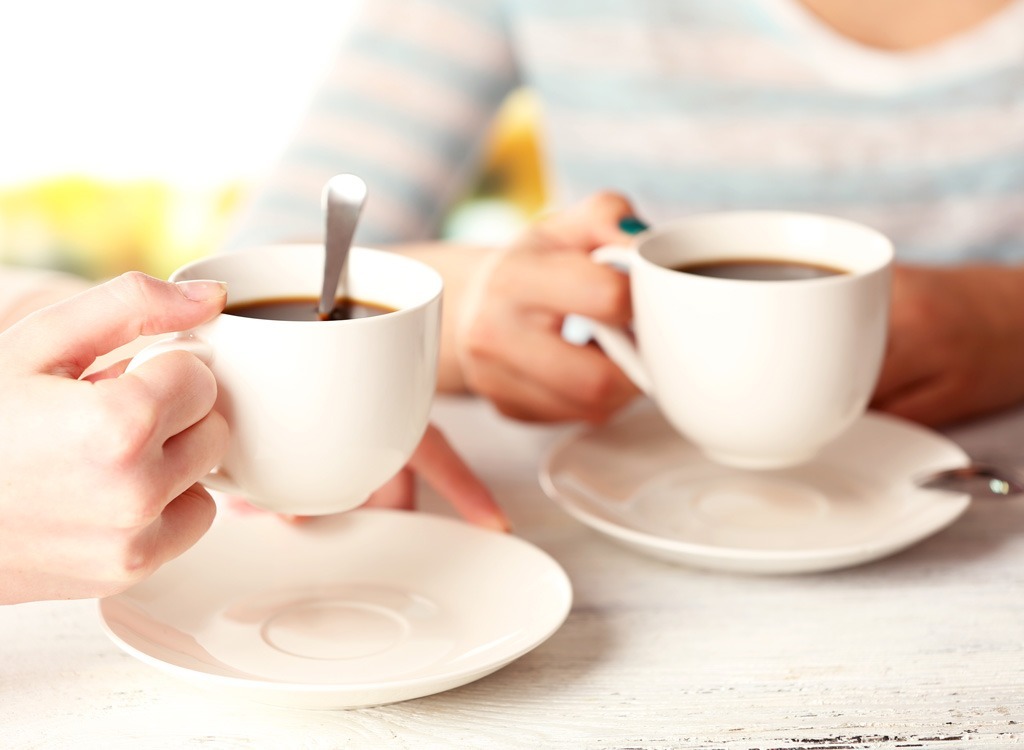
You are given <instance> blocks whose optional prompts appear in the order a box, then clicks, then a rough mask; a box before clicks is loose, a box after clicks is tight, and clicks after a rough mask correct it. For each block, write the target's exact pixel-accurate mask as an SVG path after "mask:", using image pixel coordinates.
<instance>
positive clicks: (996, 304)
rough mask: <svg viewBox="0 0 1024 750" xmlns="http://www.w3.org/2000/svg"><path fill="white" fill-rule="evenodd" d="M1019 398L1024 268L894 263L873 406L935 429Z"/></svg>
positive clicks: (1023, 368)
mask: <svg viewBox="0 0 1024 750" xmlns="http://www.w3.org/2000/svg"><path fill="white" fill-rule="evenodd" d="M1022 399H1024V269H1020V268H1012V267H1006V266H961V267H948V268H947V267H924V266H908V265H897V266H895V267H894V268H893V287H892V306H891V310H890V322H889V345H888V350H887V352H886V358H885V363H884V365H883V367H882V373H881V375H880V377H879V381H878V385H877V387H876V390H875V395H874V398H873V401H872V407H873V408H876V409H879V410H882V411H886V412H889V413H892V414H895V415H897V416H901V417H905V418H907V419H912V420H915V421H918V422H921V423H923V424H927V425H932V426H938V425H942V424H947V423H950V422H953V421H956V420H959V419H965V418H969V417H972V416H976V415H980V414H984V413H986V412H990V411H993V410H996V409H1000V408H1004V407H1007V406H1009V405H1011V404H1014V403H1016V402H1018V401H1020V400H1022Z"/></svg>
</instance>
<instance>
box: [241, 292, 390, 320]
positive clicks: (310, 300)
mask: <svg viewBox="0 0 1024 750" xmlns="http://www.w3.org/2000/svg"><path fill="white" fill-rule="evenodd" d="M319 305H320V300H319V299H318V298H316V297H275V298H273V299H260V300H251V301H249V302H240V303H238V304H236V305H228V306H227V307H226V308H224V312H225V313H226V314H228V315H238V316H240V317H243V318H259V319H261V320H294V321H314V320H354V319H356V318H372V317H373V316H375V315H383V314H385V313H389V312H394V311H395V308H393V307H388V306H386V305H380V304H377V303H375V302H364V301H361V300H354V299H350V298H348V297H341V298H339V299H337V300H335V303H334V309H333V310H331V313H330V315H329V316H326V317H321V316H320V313H319V312H317V308H318V307H319Z"/></svg>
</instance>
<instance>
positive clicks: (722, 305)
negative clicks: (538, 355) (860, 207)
mask: <svg viewBox="0 0 1024 750" xmlns="http://www.w3.org/2000/svg"><path fill="white" fill-rule="evenodd" d="M593 258H594V260H596V261H597V262H600V263H605V264H612V265H616V266H621V267H624V268H625V269H628V272H629V274H630V287H631V293H632V305H633V334H634V336H635V338H634V336H630V335H629V333H628V332H626V331H623V330H619V329H615V328H610V327H608V326H606V325H601V324H599V323H597V322H592V323H591V324H592V325H593V331H594V338H595V339H596V340H597V342H598V343H599V344H600V345H601V347H602V348H603V349H604V350H605V352H606V353H607V354H608V356H609V357H611V358H612V360H614V361H615V362H616V363H617V364H618V365H619V366H620V367H621V368H622V369H623V370H624V371H625V373H626V374H627V375H628V376H629V377H630V378H631V379H632V380H633V382H634V383H636V385H637V386H638V387H639V388H640V389H642V390H643V391H644V392H645V393H647V394H648V395H649V396H650V397H651V398H652V400H653V401H654V402H656V403H657V405H658V406H659V408H660V409H661V411H662V413H663V414H664V415H665V418H666V419H667V420H668V421H669V422H670V423H671V424H672V425H673V426H674V427H675V429H676V430H677V431H678V432H680V433H681V434H682V435H683V436H684V437H686V438H688V439H689V440H691V441H692V442H693V443H695V444H696V445H697V446H698V447H699V448H701V450H702V451H703V452H704V453H705V454H706V455H708V456H709V457H710V458H712V459H713V460H715V461H717V462H719V463H722V464H727V465H731V466H738V467H745V468H760V469H766V468H778V467H784V466H790V465H795V464H798V463H802V462H805V461H807V460H809V459H811V458H812V457H813V456H814V455H815V454H816V453H817V451H818V450H819V449H820V448H822V447H823V446H824V445H825V444H826V443H828V442H830V441H831V440H833V439H834V438H836V437H838V436H839V435H840V434H842V433H843V432H844V431H845V430H846V429H847V428H848V427H850V426H851V425H852V424H853V422H854V421H855V420H856V419H857V418H858V417H859V416H861V415H862V413H863V412H864V410H865V409H866V408H867V404H868V402H869V400H870V397H871V394H872V391H873V390H874V386H875V383H876V380H877V378H878V373H879V370H880V368H881V363H882V358H883V356H884V353H885V345H886V333H887V326H888V309H889V287H890V274H891V265H892V259H893V247H892V243H891V242H890V241H889V240H888V239H887V238H886V237H884V236H883V235H881V234H880V233H878V232H877V231H875V230H873V229H871V228H869V227H866V226H862V225H860V224H857V223H854V222H850V221H846V220H843V219H838V218H833V217H828V216H820V215H815V214H804V213H794V212H783V211H749V212H722V213H710V214H701V215H694V216H690V217H688V218H683V219H679V220H676V221H673V222H669V223H666V224H664V225H662V226H659V227H656V228H653V229H650V230H648V231H645V232H643V233H641V234H639V235H637V237H636V238H635V240H634V243H633V246H632V247H611V246H610V247H604V248H599V249H598V250H596V251H595V252H594V253H593ZM740 259H762V260H772V261H795V262H799V263H806V264H812V265H821V266H827V267H832V268H835V269H839V270H841V271H843V272H844V273H840V274H837V275H831V276H824V277H820V278H812V279H801V280H787V281H762V280H758V281H751V280H737V279H723V278H710V277H707V276H700V275H697V274H695V273H686V272H681V271H678V270H673V269H674V268H676V267H679V266H685V265H689V264H694V263H700V262H707V261H721V260H740Z"/></svg>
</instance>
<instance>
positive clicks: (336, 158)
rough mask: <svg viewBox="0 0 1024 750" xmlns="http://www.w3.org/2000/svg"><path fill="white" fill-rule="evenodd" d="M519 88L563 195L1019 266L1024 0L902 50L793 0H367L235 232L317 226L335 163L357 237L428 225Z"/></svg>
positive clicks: (373, 240) (375, 237)
mask: <svg viewBox="0 0 1024 750" xmlns="http://www.w3.org/2000/svg"><path fill="white" fill-rule="evenodd" d="M520 85H526V86H528V87H530V88H531V89H532V90H533V92H534V93H535V95H536V96H537V98H538V100H539V103H540V109H541V113H542V119H541V123H540V129H541V143H542V150H543V153H544V156H545V160H546V175H547V178H548V179H549V180H550V185H549V194H550V195H551V196H552V197H553V202H554V203H555V204H556V205H564V204H566V203H568V202H571V201H574V200H577V199H579V198H581V197H584V196H586V195H588V194H590V193H592V192H594V191H597V190H604V189H612V190H616V191H619V192H622V193H624V194H625V195H626V196H627V197H628V198H629V199H630V200H631V201H632V202H633V203H634V205H635V206H636V207H637V213H638V214H639V215H640V216H641V217H642V218H644V219H645V220H648V221H649V222H652V223H657V222H660V221H663V220H667V219H670V218H674V217H678V216H682V215H685V214H688V213H693V212H699V211H706V210H719V209H741V208H743V209H747V208H781V209H793V210H806V211H816V212H822V213H829V214H834V215H839V216H845V217H848V218H851V219H855V220H858V221H862V222H864V223H867V224H869V225H871V226H874V227H876V228H877V229H879V230H881V231H883V232H884V233H886V234H888V235H889V236H890V237H892V238H893V240H894V241H895V243H896V245H897V247H898V256H899V257H901V258H902V259H903V260H906V261H911V262H914V261H919V262H929V263H950V262H962V261H965V260H972V259H974V260H995V261H1024V0H1016V2H1014V3H1011V4H1010V5H1009V6H1007V7H1006V8H1004V9H1003V10H1002V11H1000V12H999V13H998V14H996V15H995V16H993V17H992V18H990V19H989V20H987V21H986V22H983V23H982V24H980V25H979V26H976V27H974V28H972V29H969V30H967V31H965V32H963V33H960V34H958V35H957V36H955V37H953V38H951V39H949V40H947V41H945V42H942V43H939V44H933V45H930V46H928V47H925V48H921V49H919V50H915V51H911V52H901V53H894V52H886V51H881V50H876V49H872V48H868V47H865V46H863V45H860V44H858V43H856V42H854V41H851V40H849V39H847V38H845V37H843V36H841V35H839V34H838V33H836V32H835V31H834V30H832V29H831V28H830V27H828V26H826V25H825V24H824V23H822V22H821V21H819V20H818V19H817V18H816V17H815V16H813V15H812V14H811V13H810V12H808V11H807V10H805V9H804V7H803V6H802V5H801V4H800V3H799V2H798V1H797V0H727V1H723V0H366V2H365V3H364V6H363V7H362V9H361V11H360V13H359V14H358V16H357V20H356V21H355V22H354V24H353V27H352V29H351V32H350V34H349V35H348V36H347V37H346V43H345V44H344V48H343V49H342V50H341V51H340V53H339V56H338V58H337V61H336V64H335V65H334V66H333V69H332V72H331V73H330V75H329V76H328V78H327V79H326V81H325V82H324V86H323V88H322V89H321V91H320V93H319V94H318V96H317V97H316V98H315V100H314V102H313V104H312V107H311V109H310V112H309V113H308V116H307V118H306V119H305V121H304V122H303V124H302V126H301V128H300V130H299V132H298V134H297V137H296V139H295V141H294V142H293V143H292V144H291V145H290V147H289V148H288V149H287V150H286V152H285V153H284V155H283V158H282V160H281V161H280V163H279V164H278V166H277V167H276V168H275V169H274V170H273V172H272V173H271V174H270V175H269V179H268V181H267V184H266V185H265V186H264V187H263V188H262V189H261V190H259V191H257V194H256V196H255V201H254V202H253V204H252V205H251V207H250V211H249V212H248V213H247V214H246V216H247V218H246V219H245V220H244V221H243V222H242V224H241V226H240V227H239V229H240V231H239V232H238V234H237V235H236V236H235V237H234V238H233V239H232V241H231V242H230V245H231V246H234V247H240V246H244V245H251V244H254V243H259V242H266V241H279V240H291V239H294V240H314V239H318V238H319V237H321V236H322V231H323V230H322V227H323V218H322V213H321V204H320V193H321V190H322V188H323V185H324V184H325V183H326V181H327V179H328V178H329V177H330V176H331V175H333V174H336V173H340V172H354V173H356V174H359V175H360V176H362V177H363V178H364V179H365V180H366V181H367V183H368V185H369V188H370V197H369V200H368V203H367V207H366V211H365V213H364V217H363V221H362V224H361V227H360V233H359V237H358V240H359V241H361V242H363V243H366V244H382V243H390V242H398V241H405V240H417V239H425V238H430V237H435V236H436V235H437V233H438V231H439V227H440V226H441V221H442V218H443V217H444V216H445V214H446V212H447V211H449V210H450V208H451V206H452V205H453V203H454V202H455V201H456V200H457V199H459V198H460V197H461V196H462V195H463V193H464V191H465V190H466V188H467V185H468V184H469V182H470V181H471V180H472V179H473V177H474V176H475V173H476V170H477V169H478V165H479V162H480V158H481V156H482V149H483V146H484V143H485V137H486V134H487V130H488V125H489V124H490V122H491V120H492V119H493V117H494V115H495V113H496V111H497V109H498V107H499V105H500V103H501V102H502V100H503V99H504V97H505V96H506V95H507V94H508V93H509V92H510V91H512V90H514V89H515V88H516V87H518V86H520Z"/></svg>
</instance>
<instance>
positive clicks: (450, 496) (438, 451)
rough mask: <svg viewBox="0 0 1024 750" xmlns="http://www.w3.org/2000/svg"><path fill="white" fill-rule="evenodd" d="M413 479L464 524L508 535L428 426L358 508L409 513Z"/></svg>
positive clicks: (497, 511)
mask: <svg viewBox="0 0 1024 750" xmlns="http://www.w3.org/2000/svg"><path fill="white" fill-rule="evenodd" d="M417 475H419V477H421V478H422V479H423V480H424V481H426V482H427V484H429V485H430V486H431V487H433V488H434V489H435V490H437V492H438V494H440V495H441V496H442V497H443V498H444V499H445V500H447V501H448V502H449V503H451V505H452V507H454V508H455V510H456V511H457V512H458V513H459V514H460V515H461V516H462V517H463V518H465V519H466V520H467V521H469V522H470V523H473V524H475V525H477V526H483V527H485V528H490V529H496V530H498V531H509V529H510V525H509V522H508V519H507V518H506V517H505V514H504V512H503V511H502V510H501V507H500V506H499V505H498V504H497V503H496V502H495V501H494V498H493V497H492V496H491V492H490V490H488V489H487V485H485V484H484V483H483V482H482V481H480V479H479V478H478V477H477V476H476V475H475V474H474V473H473V471H472V470H471V469H470V468H469V466H467V465H466V463H465V462H464V461H463V460H462V459H461V458H460V457H459V454H458V453H456V452H455V450H454V449H453V448H452V447H451V445H449V443H448V441H447V440H446V439H445V437H444V435H443V434H442V433H441V431H440V430H438V429H437V427H435V426H434V425H432V424H431V425H428V426H427V431H426V433H425V434H424V435H423V439H422V440H421V441H420V444H419V446H418V447H417V448H416V452H415V453H413V455H412V457H411V458H410V459H409V463H408V464H406V465H405V467H404V468H403V469H402V470H401V471H399V472H398V474H396V475H395V476H394V477H392V478H391V479H390V480H389V481H388V482H387V483H385V484H384V486H382V487H381V488H380V489H379V490H377V491H376V492H374V493H373V494H372V495H371V496H370V497H369V499H368V500H367V501H366V503H365V504H364V505H363V506H362V507H368V508H397V509H401V510H413V509H414V508H415V507H416V481H417ZM226 501H227V503H228V505H229V506H230V507H231V508H232V509H233V510H235V511H238V512H240V513H250V512H261V511H260V510H259V509H258V508H256V507H255V506H253V505H250V504H249V503H248V502H246V500H245V499H244V498H242V497H235V496H229V497H227V498H226ZM282 517H283V518H284V519H285V520H286V521H292V522H298V523H302V522H304V521H306V520H308V519H309V518H310V517H309V516H289V515H283V516H282Z"/></svg>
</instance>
